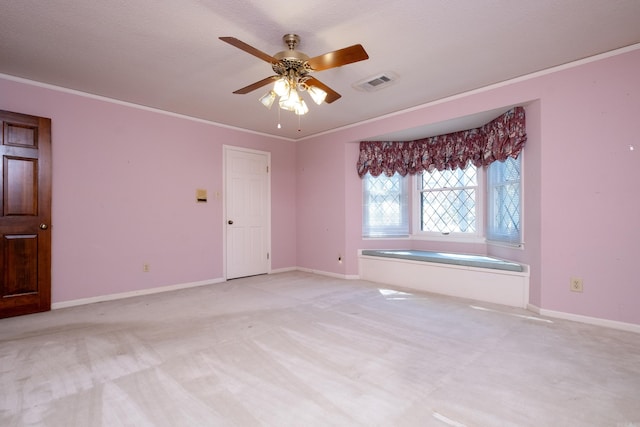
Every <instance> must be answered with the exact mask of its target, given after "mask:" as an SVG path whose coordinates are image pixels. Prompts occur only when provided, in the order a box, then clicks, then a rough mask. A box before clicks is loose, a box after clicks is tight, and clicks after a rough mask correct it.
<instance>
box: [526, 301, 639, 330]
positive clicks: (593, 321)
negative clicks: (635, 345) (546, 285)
mask: <svg viewBox="0 0 640 427" xmlns="http://www.w3.org/2000/svg"><path fill="white" fill-rule="evenodd" d="M527 310H530V311H533V312H534V313H537V314H539V315H541V316H547V317H553V318H556V319H563V320H571V321H573V322H580V323H587V324H589V325H596V326H603V327H605V328H611V329H619V330H621V331H627V332H635V333H636V334H640V325H636V324H634V323H625V322H619V321H617V320H609V319H601V318H599V317H590V316H583V315H581V314H573V313H566V312H563V311H554V310H547V309H544V308H540V307H538V306H535V305H533V304H529V305H527Z"/></svg>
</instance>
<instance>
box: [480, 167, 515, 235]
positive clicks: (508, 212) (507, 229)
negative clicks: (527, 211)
mask: <svg viewBox="0 0 640 427" xmlns="http://www.w3.org/2000/svg"><path fill="white" fill-rule="evenodd" d="M520 168H521V161H520V158H517V159H513V158H508V159H507V160H506V161H504V162H493V163H492V164H491V165H490V166H489V171H488V179H487V185H488V188H487V191H488V196H489V218H488V224H487V237H488V238H489V239H491V240H498V241H506V242H509V243H521V241H522V238H521V231H520V212H521V206H520V204H521V184H520Z"/></svg>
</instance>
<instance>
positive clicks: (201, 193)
mask: <svg viewBox="0 0 640 427" xmlns="http://www.w3.org/2000/svg"><path fill="white" fill-rule="evenodd" d="M196 202H198V203H207V190H204V189H202V188H198V189H196Z"/></svg>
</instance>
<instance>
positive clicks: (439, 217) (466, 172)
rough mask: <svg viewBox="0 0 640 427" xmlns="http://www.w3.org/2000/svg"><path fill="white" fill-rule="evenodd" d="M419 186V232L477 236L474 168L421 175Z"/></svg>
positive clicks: (468, 167) (471, 166)
mask: <svg viewBox="0 0 640 427" xmlns="http://www.w3.org/2000/svg"><path fill="white" fill-rule="evenodd" d="M420 184H421V188H420V191H421V198H420V202H421V229H422V231H430V232H437V233H445V234H447V233H476V231H477V221H476V219H477V214H476V197H477V185H478V174H477V169H476V167H475V166H473V165H469V166H467V167H466V168H465V169H456V170H444V171H433V172H432V173H429V172H424V173H423V174H422V175H421V179H420Z"/></svg>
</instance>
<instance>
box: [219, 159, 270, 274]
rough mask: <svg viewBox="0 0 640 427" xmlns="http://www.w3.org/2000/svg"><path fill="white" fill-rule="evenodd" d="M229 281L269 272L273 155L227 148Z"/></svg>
mask: <svg viewBox="0 0 640 427" xmlns="http://www.w3.org/2000/svg"><path fill="white" fill-rule="evenodd" d="M225 184H226V185H225V195H226V197H225V210H226V219H225V221H226V224H225V226H226V278H227V279H233V278H237V277H245V276H254V275H257V274H265V273H268V271H269V266H270V260H269V235H270V232H269V224H270V220H269V218H270V215H269V211H270V201H269V153H265V152H261V151H255V150H246V149H240V148H232V147H225Z"/></svg>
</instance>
